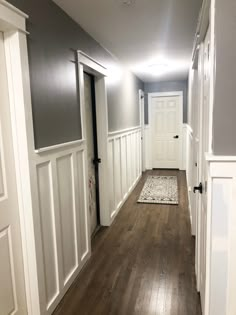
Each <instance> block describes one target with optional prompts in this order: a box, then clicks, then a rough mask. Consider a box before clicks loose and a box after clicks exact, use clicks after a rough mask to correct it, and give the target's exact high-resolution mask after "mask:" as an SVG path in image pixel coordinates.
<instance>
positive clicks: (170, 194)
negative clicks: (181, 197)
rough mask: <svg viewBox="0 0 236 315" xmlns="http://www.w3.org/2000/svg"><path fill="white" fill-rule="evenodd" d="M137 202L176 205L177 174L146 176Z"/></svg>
mask: <svg viewBox="0 0 236 315" xmlns="http://www.w3.org/2000/svg"><path fill="white" fill-rule="evenodd" d="M138 202H142V203H159V204H173V205H177V204H178V183H177V176H148V178H147V179H146V182H145V184H144V187H143V189H142V191H141V194H140V196H139V199H138Z"/></svg>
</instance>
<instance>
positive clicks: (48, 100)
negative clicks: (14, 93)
mask: <svg viewBox="0 0 236 315" xmlns="http://www.w3.org/2000/svg"><path fill="white" fill-rule="evenodd" d="M9 2H10V3H11V4H13V5H14V6H16V7H17V8H19V9H20V10H22V11H24V12H25V13H27V14H28V15H29V20H28V23H27V30H28V31H29V32H30V34H29V36H28V50H29V58H30V60H29V61H30V76H31V91H32V104H33V118H34V133H35V143H36V147H37V148H42V147H45V146H50V145H55V144H58V143H62V142H68V141H73V140H77V139H80V138H81V121H80V110H79V106H78V102H79V101H78V95H77V86H76V85H77V82H76V65H75V51H76V50H82V51H83V52H85V53H86V54H88V55H89V56H91V57H92V58H94V59H96V60H97V61H98V62H100V63H101V64H103V65H104V66H105V67H107V68H108V73H109V76H108V78H107V90H108V118H109V131H116V130H120V129H125V128H129V127H136V126H137V125H139V107H138V89H140V88H143V83H142V82H141V81H140V80H139V79H137V78H136V77H135V76H134V75H133V74H132V73H130V72H129V71H128V70H127V69H124V68H123V67H122V66H121V65H120V64H119V62H118V61H117V60H115V58H114V57H113V56H111V55H110V54H109V52H107V51H106V50H105V49H104V48H103V47H101V46H100V45H99V44H98V43H97V42H96V41H95V40H94V39H93V38H92V37H91V36H90V35H89V34H87V33H86V32H85V31H84V30H83V29H82V28H81V27H80V26H79V25H78V24H77V23H75V22H74V21H73V20H72V19H71V18H70V17H69V16H68V15H67V14H66V13H64V12H63V11H62V10H61V9H60V8H59V7H58V6H57V5H56V4H54V3H53V2H52V1H51V0H41V1H37V0H23V1H22V0H10V1H9Z"/></svg>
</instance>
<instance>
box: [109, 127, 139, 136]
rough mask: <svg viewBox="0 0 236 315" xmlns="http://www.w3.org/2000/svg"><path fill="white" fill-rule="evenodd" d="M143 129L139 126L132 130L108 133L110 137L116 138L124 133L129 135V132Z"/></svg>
mask: <svg viewBox="0 0 236 315" xmlns="http://www.w3.org/2000/svg"><path fill="white" fill-rule="evenodd" d="M138 129H141V126H137V127H131V128H126V129H122V130H117V131H111V132H109V133H108V137H109V138H110V137H115V136H118V135H120V134H122V133H127V132H133V131H135V130H138Z"/></svg>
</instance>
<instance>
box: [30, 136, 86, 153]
mask: <svg viewBox="0 0 236 315" xmlns="http://www.w3.org/2000/svg"><path fill="white" fill-rule="evenodd" d="M84 141H85V140H84V139H81V140H75V141H70V142H64V143H60V144H56V145H52V146H49V147H44V148H40V149H37V150H34V152H35V153H36V154H40V153H44V152H48V151H54V150H58V149H62V148H67V147H69V146H74V145H82V144H83V143H84Z"/></svg>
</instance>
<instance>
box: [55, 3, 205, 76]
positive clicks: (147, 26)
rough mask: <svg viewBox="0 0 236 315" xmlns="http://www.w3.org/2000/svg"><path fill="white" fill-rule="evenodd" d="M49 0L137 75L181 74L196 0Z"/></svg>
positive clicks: (196, 10)
mask: <svg viewBox="0 0 236 315" xmlns="http://www.w3.org/2000/svg"><path fill="white" fill-rule="evenodd" d="M123 1H127V2H129V1H131V2H133V3H132V4H131V5H124V3H123ZM54 2H56V3H57V4H58V5H59V6H60V7H61V8H62V9H63V10H64V11H65V12H66V13H67V14H68V15H69V16H71V17H72V18H73V19H74V20H75V21H76V22H77V23H78V24H80V25H81V26H82V28H84V29H85V30H86V31H87V32H88V33H89V34H90V35H91V36H92V37H93V38H95V39H96V40H97V41H98V42H99V43H100V44H101V45H102V46H104V47H105V48H106V49H108V50H109V51H110V52H111V53H112V54H113V55H115V56H116V57H117V58H118V59H120V61H121V62H122V63H124V64H126V66H128V67H129V68H130V70H131V71H133V72H134V73H135V74H136V75H137V76H138V77H139V78H140V79H142V80H143V81H145V82H150V81H162V80H163V81H164V80H165V81H166V80H176V79H186V78H187V74H188V69H189V65H190V60H191V53H192V46H193V40H194V34H195V30H196V27H197V19H198V15H199V11H200V7H201V3H202V0H54Z"/></svg>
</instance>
